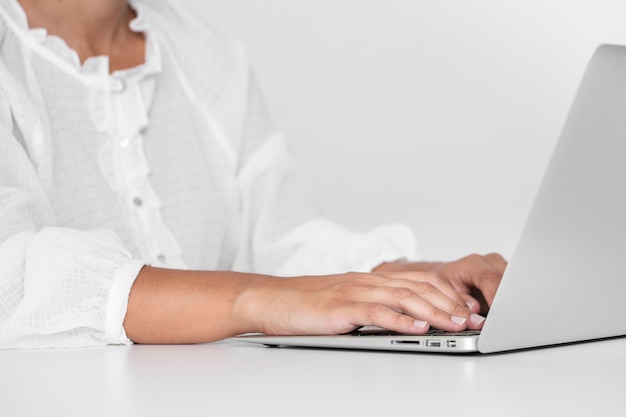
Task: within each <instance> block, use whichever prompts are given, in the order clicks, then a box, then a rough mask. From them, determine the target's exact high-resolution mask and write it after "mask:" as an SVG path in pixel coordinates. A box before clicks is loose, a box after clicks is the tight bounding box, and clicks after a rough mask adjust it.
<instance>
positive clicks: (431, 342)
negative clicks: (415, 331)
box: [426, 339, 441, 348]
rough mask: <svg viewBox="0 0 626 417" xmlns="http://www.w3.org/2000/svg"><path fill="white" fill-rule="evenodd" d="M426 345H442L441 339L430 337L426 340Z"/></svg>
mask: <svg viewBox="0 0 626 417" xmlns="http://www.w3.org/2000/svg"><path fill="white" fill-rule="evenodd" d="M426 347H433V348H438V347H441V340H437V339H428V340H426Z"/></svg>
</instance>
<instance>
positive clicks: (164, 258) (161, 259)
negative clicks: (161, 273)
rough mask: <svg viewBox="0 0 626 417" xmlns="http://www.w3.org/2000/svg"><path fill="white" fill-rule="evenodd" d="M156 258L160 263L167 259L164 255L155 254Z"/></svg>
mask: <svg viewBox="0 0 626 417" xmlns="http://www.w3.org/2000/svg"><path fill="white" fill-rule="evenodd" d="M157 259H158V260H159V262H161V263H162V264H164V263H165V261H167V258H166V257H165V255H159V256H157Z"/></svg>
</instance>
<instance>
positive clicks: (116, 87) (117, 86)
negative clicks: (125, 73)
mask: <svg viewBox="0 0 626 417" xmlns="http://www.w3.org/2000/svg"><path fill="white" fill-rule="evenodd" d="M125 88H126V83H125V82H124V81H123V80H120V79H119V78H113V79H112V80H111V91H112V92H114V93H121V92H122V91H124V89H125Z"/></svg>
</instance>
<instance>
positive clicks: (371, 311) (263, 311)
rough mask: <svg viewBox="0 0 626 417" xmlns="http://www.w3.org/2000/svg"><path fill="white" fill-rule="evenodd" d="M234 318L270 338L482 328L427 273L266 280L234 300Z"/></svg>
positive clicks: (447, 288) (449, 289) (479, 320)
mask: <svg viewBox="0 0 626 417" xmlns="http://www.w3.org/2000/svg"><path fill="white" fill-rule="evenodd" d="M235 305H236V306H238V310H237V313H236V314H235V316H237V317H245V318H246V319H244V320H250V319H253V320H254V324H253V325H252V328H254V329H257V331H261V332H263V333H265V334H271V335H302V334H341V333H347V332H350V331H352V330H354V329H355V328H357V327H359V326H363V325H374V326H378V327H383V328H385V329H389V330H393V331H397V332H402V333H413V334H421V333H425V332H426V331H427V330H428V328H429V327H430V325H432V326H434V327H437V328H439V329H444V330H449V331H462V330H465V329H467V328H471V329H478V328H480V327H482V322H483V320H484V319H483V318H482V317H480V316H478V315H476V314H472V312H471V311H470V309H469V308H468V305H467V303H466V301H465V299H464V298H463V297H462V296H461V295H460V294H459V293H458V292H457V291H456V290H455V289H454V288H453V287H452V285H451V284H450V283H449V282H447V281H445V280H444V279H442V278H441V277H439V276H438V275H437V274H434V273H432V272H386V273H369V274H362V273H348V274H341V275H330V276H305V277H296V278H284V279H276V278H268V279H267V280H264V281H263V282H261V283H259V285H253V286H251V287H250V290H249V291H248V292H247V293H244V294H242V295H241V296H240V297H239V299H238V300H237V302H236V303H235Z"/></svg>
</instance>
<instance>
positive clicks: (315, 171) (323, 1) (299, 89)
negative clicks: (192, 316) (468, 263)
mask: <svg viewBox="0 0 626 417" xmlns="http://www.w3.org/2000/svg"><path fill="white" fill-rule="evenodd" d="M194 1H201V2H205V4H204V6H205V7H206V12H207V13H209V14H211V15H212V20H213V21H214V22H216V23H217V24H218V25H220V26H222V27H225V28H228V29H229V30H230V31H232V32H234V33H235V34H237V35H239V36H240V37H241V38H243V39H244V40H245V42H246V43H247V45H248V48H249V51H250V53H251V55H252V58H253V60H254V64H255V68H256V72H257V75H258V78H259V80H260V83H261V86H262V88H263V90H264V92H265V95H266V98H267V101H268V102H269V104H270V107H271V109H272V112H273V115H274V118H275V119H276V121H277V123H278V125H279V126H280V127H281V128H282V130H284V131H285V132H286V133H287V135H288V137H289V140H290V143H291V147H292V150H293V152H294V154H295V156H296V158H297V159H298V161H299V162H300V164H301V169H302V173H303V175H304V176H305V177H306V179H307V180H308V181H309V183H310V184H311V185H312V187H313V188H314V190H315V192H316V193H317V194H318V197H319V201H320V204H321V205H322V207H323V209H324V210H325V212H326V213H327V215H328V216H329V217H331V218H334V219H336V220H338V221H340V222H343V223H344V224H347V225H349V226H351V227H353V228H354V229H358V230H365V229H367V228H369V227H372V226H375V225H378V224H381V223H386V222H396V221H401V222H405V223H408V224H409V225H411V226H412V227H413V228H414V229H415V231H416V232H417V234H418V236H419V238H420V242H421V252H422V253H423V254H424V256H425V257H426V258H429V259H449V258H455V257H459V256H462V255H465V254H467V253H470V252H489V251H498V252H501V253H503V254H504V255H505V256H507V257H508V256H510V255H511V254H512V252H513V249H514V247H515V242H516V240H517V238H518V236H519V233H520V232H521V227H522V225H523V222H524V220H525V217H526V214H527V211H528V209H529V207H530V204H531V201H532V198H533V195H534V192H535V190H536V188H537V186H538V185H539V181H540V178H541V175H542V171H543V169H544V168H545V165H546V163H547V161H548V158H549V156H550V153H551V151H552V148H553V146H554V144H555V141H556V139H557V137H558V134H559V131H560V128H561V126H562V123H563V122H564V119H565V116H566V114H567V111H568V108H569V105H570V103H571V100H572V98H573V96H574V94H575V91H576V87H577V84H578V82H579V80H580V77H581V75H582V72H583V70H584V66H585V65H586V63H587V61H588V59H589V58H590V56H591V54H592V53H593V50H594V49H595V47H596V46H597V45H598V44H601V43H621V44H626V1H621V0H613V1H609V0H587V1H577V0H526V1H521V0H445V1H444V0H438V1H435V0H429V1H424V0H316V1H307V0H262V1H260V0H228V1H226V0H224V1H206V0H194ZM625 76H626V74H625Z"/></svg>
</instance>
